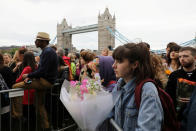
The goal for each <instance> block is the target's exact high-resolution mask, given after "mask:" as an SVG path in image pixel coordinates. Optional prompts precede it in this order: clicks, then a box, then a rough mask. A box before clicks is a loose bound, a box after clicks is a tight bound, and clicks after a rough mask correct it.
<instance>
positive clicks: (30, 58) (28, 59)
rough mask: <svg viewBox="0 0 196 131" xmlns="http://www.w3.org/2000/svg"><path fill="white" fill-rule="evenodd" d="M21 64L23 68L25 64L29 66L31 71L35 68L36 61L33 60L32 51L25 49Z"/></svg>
mask: <svg viewBox="0 0 196 131" xmlns="http://www.w3.org/2000/svg"><path fill="white" fill-rule="evenodd" d="M22 66H23V69H24V68H25V67H26V66H30V67H31V69H32V71H34V70H35V68H36V62H35V57H34V54H33V53H32V52H30V51H27V52H25V53H24V59H23V62H22Z"/></svg>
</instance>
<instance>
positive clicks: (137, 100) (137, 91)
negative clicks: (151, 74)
mask: <svg viewBox="0 0 196 131" xmlns="http://www.w3.org/2000/svg"><path fill="white" fill-rule="evenodd" d="M146 82H152V83H154V84H155V83H156V82H155V81H154V80H152V79H150V78H147V79H145V80H143V81H141V82H140V83H139V84H137V85H136V88H135V104H136V107H137V109H138V110H139V108H140V103H141V94H142V88H143V85H144V84H145V83H146ZM155 85H156V84H155Z"/></svg>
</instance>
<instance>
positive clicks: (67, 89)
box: [60, 75, 120, 131]
mask: <svg viewBox="0 0 196 131" xmlns="http://www.w3.org/2000/svg"><path fill="white" fill-rule="evenodd" d="M95 76H96V75H95ZM119 96H120V93H116V94H112V93H109V92H107V91H105V90H104V89H102V87H101V81H100V79H99V77H95V79H84V80H83V81H81V82H79V81H71V82H68V81H67V80H65V81H64V83H63V85H62V88H61V94H60V99H61V101H62V103H63V104H64V106H65V107H66V109H67V110H68V112H69V113H70V114H71V116H72V117H73V119H74V120H75V122H76V123H77V124H78V126H79V127H80V128H81V129H82V130H85V131H94V130H96V128H97V126H98V125H99V124H101V122H103V121H104V120H105V119H106V118H107V116H108V115H109V113H110V112H111V110H112V108H113V107H114V105H115V102H116V101H117V99H118V98H119Z"/></svg>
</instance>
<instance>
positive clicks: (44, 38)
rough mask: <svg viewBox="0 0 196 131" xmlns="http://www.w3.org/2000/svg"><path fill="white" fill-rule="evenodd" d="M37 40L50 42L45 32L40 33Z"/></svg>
mask: <svg viewBox="0 0 196 131" xmlns="http://www.w3.org/2000/svg"><path fill="white" fill-rule="evenodd" d="M36 40H48V41H50V36H49V34H48V33H45V32H38V33H37V36H36Z"/></svg>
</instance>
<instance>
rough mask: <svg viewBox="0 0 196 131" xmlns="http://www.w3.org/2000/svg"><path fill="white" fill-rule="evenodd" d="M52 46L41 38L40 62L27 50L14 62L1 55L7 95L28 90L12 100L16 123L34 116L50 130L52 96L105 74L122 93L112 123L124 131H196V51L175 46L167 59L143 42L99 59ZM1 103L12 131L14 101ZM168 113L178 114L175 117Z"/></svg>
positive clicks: (38, 39)
mask: <svg viewBox="0 0 196 131" xmlns="http://www.w3.org/2000/svg"><path fill="white" fill-rule="evenodd" d="M49 41H50V37H49V34H47V33H45V32H38V34H37V36H36V40H35V45H36V47H37V48H41V50H42V52H41V55H40V56H35V55H34V53H33V51H31V50H28V49H26V48H25V47H22V48H20V49H18V50H17V51H16V52H15V54H14V56H13V57H12V56H11V55H10V54H9V53H5V54H0V73H1V75H0V77H1V79H0V80H1V81H0V83H1V85H2V84H4V85H5V86H6V87H7V88H6V89H13V88H24V89H28V90H25V91H24V96H22V97H16V98H13V99H12V100H11V101H12V110H11V117H13V118H14V119H16V120H17V119H18V118H21V117H27V116H28V115H27V114H28V112H30V119H31V121H35V116H36V117H37V118H36V119H37V120H38V121H39V123H40V125H41V128H42V129H44V130H50V129H51V127H50V123H49V120H48V116H49V113H52V112H50V111H47V109H46V105H45V99H49V98H48V97H46V96H47V95H46V94H47V90H48V89H52V88H53V89H54V88H57V87H55V84H56V83H58V84H60V86H61V85H62V83H63V81H64V80H65V79H66V80H68V81H71V80H79V81H82V80H83V79H86V78H88V79H94V78H95V74H97V73H99V75H100V78H101V83H102V86H103V88H104V89H105V90H106V91H109V92H116V91H120V92H121V96H120V98H119V99H118V100H117V103H116V104H115V106H114V109H113V110H112V112H111V114H110V115H108V119H110V118H113V119H114V120H115V122H116V123H117V125H118V126H119V127H120V128H122V130H124V131H135V130H137V131H161V130H176V131H180V130H182V131H196V125H195V121H196V104H195V103H196V99H195V97H196V89H195V87H196V48H194V47H181V46H180V45H178V44H177V43H175V42H170V43H168V45H167V48H166V54H161V55H160V54H155V53H153V52H151V51H150V45H149V44H148V43H146V42H140V43H127V44H124V45H121V46H118V47H117V48H116V49H114V50H113V49H112V47H111V46H109V47H108V48H105V49H104V50H103V51H102V52H101V54H100V55H98V54H95V52H93V51H91V50H84V49H82V50H81V51H80V52H79V53H77V52H69V50H68V49H63V48H57V47H55V46H50V45H49ZM142 82H143V84H141V83H142ZM139 88H140V91H139ZM2 89H3V88H1V90H2ZM35 92H36V95H35ZM162 94H164V95H162ZM163 96H164V97H163ZM1 97H2V99H1V100H3V102H1V104H2V105H1V109H2V110H5V111H4V112H2V110H1V114H2V123H1V125H2V126H1V127H2V129H4V130H5V129H9V127H8V126H9V125H8V124H6V123H8V121H9V110H7V111H6V109H8V108H7V106H9V104H10V101H8V102H7V101H6V99H8V100H9V98H8V97H6V95H1ZM3 97H5V98H3ZM164 98H165V99H164ZM168 100H169V101H168ZM167 102H168V103H167ZM169 102H170V103H169ZM164 103H167V104H169V105H167V104H164ZM53 106H54V105H53ZM169 106H170V107H169ZM168 107H169V108H172V109H173V111H174V113H175V114H173V115H171V116H172V117H169V116H170V112H169V111H168V110H167V108H168ZM172 109H170V110H172ZM35 110H36V111H37V112H38V114H37V115H36V114H35ZM53 110H55V107H53ZM167 114H169V115H167ZM104 122H105V121H104ZM169 122H171V123H169ZM32 124H33V122H32ZM107 128H109V129H106V128H105V129H104V130H112V129H111V128H110V126H107Z"/></svg>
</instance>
